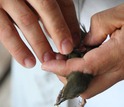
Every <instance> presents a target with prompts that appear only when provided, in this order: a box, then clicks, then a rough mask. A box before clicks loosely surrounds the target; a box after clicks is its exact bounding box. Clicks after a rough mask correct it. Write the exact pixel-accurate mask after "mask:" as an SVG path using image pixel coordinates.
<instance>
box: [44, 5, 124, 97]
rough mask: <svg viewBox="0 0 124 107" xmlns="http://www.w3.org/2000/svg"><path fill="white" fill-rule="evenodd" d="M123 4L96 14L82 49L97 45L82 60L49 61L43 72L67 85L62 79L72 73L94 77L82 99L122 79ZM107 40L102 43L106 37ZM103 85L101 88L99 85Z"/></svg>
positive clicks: (123, 61) (123, 66)
mask: <svg viewBox="0 0 124 107" xmlns="http://www.w3.org/2000/svg"><path fill="white" fill-rule="evenodd" d="M123 13H124V4H121V5H119V6H116V7H113V8H111V9H108V10H105V11H102V12H99V13H96V14H95V15H93V16H92V18H91V26H90V31H89V33H88V35H87V36H86V38H85V40H84V44H85V45H90V46H92V45H99V44H101V45H100V46H99V47H98V48H95V49H93V50H91V51H89V52H88V53H86V54H85V55H84V57H83V58H73V59H69V60H62V59H61V60H60V59H59V60H51V61H48V62H45V63H43V65H42V69H44V70H47V71H50V72H53V73H55V74H57V75H58V77H59V79H60V80H61V81H62V82H63V83H66V79H65V78H64V77H65V76H67V75H68V74H70V73H71V72H73V71H80V72H83V73H89V74H93V75H94V79H93V80H92V81H91V83H90V85H89V87H88V89H87V90H86V91H85V92H84V93H83V94H82V95H81V96H82V97H83V98H84V99H88V98H91V97H93V96H95V95H97V94H99V93H100V92H102V91H104V90H106V89H108V88H109V87H111V86H112V85H114V84H116V83H117V82H119V81H121V80H123V79H124V60H123V59H124V47H123V43H124V14H123ZM108 34H109V35H110V39H109V40H108V41H107V42H104V43H103V41H104V40H105V39H106V37H107V35H108ZM101 84H102V85H101Z"/></svg>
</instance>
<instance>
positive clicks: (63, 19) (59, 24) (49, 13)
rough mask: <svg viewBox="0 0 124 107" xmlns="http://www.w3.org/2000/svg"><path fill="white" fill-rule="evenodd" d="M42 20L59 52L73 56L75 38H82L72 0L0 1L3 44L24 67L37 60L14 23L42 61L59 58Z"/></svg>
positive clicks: (0, 33)
mask: <svg viewBox="0 0 124 107" xmlns="http://www.w3.org/2000/svg"><path fill="white" fill-rule="evenodd" d="M32 8H33V9H34V10H35V12H34V11H33V10H32ZM35 13H37V14H35ZM39 19H40V20H41V21H42V23H43V25H44V27H45V28H46V30H47V32H48V33H49V35H50V36H51V38H52V39H53V41H54V42H55V45H56V46H57V48H58V50H59V52H60V53H61V54H68V53H70V52H71V51H72V49H73V45H74V44H73V40H72V38H73V39H75V37H76V38H77V36H78V35H79V27H78V21H77V19H76V14H75V9H74V5H73V2H72V0H67V1H63V0H0V41H1V42H2V43H3V45H4V46H5V47H6V48H7V49H8V50H9V52H10V53H11V54H12V56H13V57H15V59H16V60H17V61H18V62H19V63H20V64H21V65H23V66H25V67H33V66H34V65H35V63H36V62H35V58H34V56H33V54H32V53H31V51H30V50H29V49H28V48H27V47H26V45H25V44H24V43H23V41H22V40H21V39H20V37H19V34H18V33H17V31H16V29H15V26H14V24H13V21H14V22H15V23H16V25H17V26H18V27H19V28H20V29H21V31H22V32H23V34H24V35H25V38H26V39H27V41H28V42H29V44H30V45H31V47H32V48H33V50H34V52H35V54H36V56H37V57H38V59H39V60H40V61H41V62H44V61H48V60H50V59H55V57H56V55H55V53H54V52H53V51H52V49H51V47H50V45H49V43H48V41H47V39H46V37H45V35H44V33H43V31H42V29H41V27H40V25H39V23H38V20H39ZM12 20H13V21H12Z"/></svg>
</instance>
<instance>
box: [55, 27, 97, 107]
mask: <svg viewBox="0 0 124 107" xmlns="http://www.w3.org/2000/svg"><path fill="white" fill-rule="evenodd" d="M86 35H87V32H86V30H85V27H84V26H82V30H81V42H80V44H79V46H78V47H77V48H74V49H73V51H72V52H71V53H70V54H69V55H67V59H70V58H76V57H79V58H81V57H83V56H84V55H85V54H86V53H87V52H88V51H90V50H91V49H93V48H95V47H96V46H95V47H92V46H85V45H83V46H84V49H83V50H81V49H80V47H81V45H82V41H83V39H84V37H85V36H86ZM66 79H67V84H66V85H65V86H64V87H63V89H62V90H61V91H60V94H59V95H58V97H57V100H56V104H55V105H56V106H57V105H60V104H61V103H62V102H64V101H65V100H68V99H73V98H75V97H78V96H79V95H80V94H81V93H83V92H84V91H85V90H86V89H87V88H88V85H89V83H90V82H91V80H92V79H93V75H92V74H84V73H83V72H80V71H73V72H72V73H71V74H69V75H68V76H67V77H66Z"/></svg>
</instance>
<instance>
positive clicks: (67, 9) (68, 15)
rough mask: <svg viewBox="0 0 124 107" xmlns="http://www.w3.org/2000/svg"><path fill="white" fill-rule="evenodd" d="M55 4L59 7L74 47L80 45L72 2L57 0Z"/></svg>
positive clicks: (77, 24)
mask: <svg viewBox="0 0 124 107" xmlns="http://www.w3.org/2000/svg"><path fill="white" fill-rule="evenodd" d="M57 2H58V4H59V6H60V9H61V11H62V14H63V16H64V19H65V21H66V23H67V25H68V27H69V29H70V31H71V35H72V38H73V42H74V45H75V46H77V45H78V44H79V43H80V29H79V23H78V20H77V17H76V11H75V7H74V4H73V1H72V0H57Z"/></svg>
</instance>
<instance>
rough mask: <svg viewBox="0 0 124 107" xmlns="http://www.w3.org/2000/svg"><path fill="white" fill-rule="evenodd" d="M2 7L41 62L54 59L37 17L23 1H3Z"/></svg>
mask: <svg viewBox="0 0 124 107" xmlns="http://www.w3.org/2000/svg"><path fill="white" fill-rule="evenodd" d="M2 6H3V8H4V10H5V11H6V12H7V13H8V14H9V15H10V16H11V17H12V19H13V20H14V21H15V23H16V24H17V25H18V27H19V28H20V29H21V31H22V32H23V34H24V35H25V37H26V39H27V40H28V42H29V44H30V45H31V47H32V48H33V50H34V52H35V53H36V56H37V57H38V59H39V60H40V61H41V62H43V61H48V60H49V59H52V58H55V55H54V54H53V52H52V49H51V47H50V45H49V43H48V41H47V39H46V37H45V36H44V34H43V32H42V30H41V28H40V25H39V23H38V19H37V17H36V16H35V15H34V14H33V12H32V11H31V10H30V9H29V7H28V6H27V5H26V3H25V2H24V1H23V0H9V1H8V0H4V2H3V3H2ZM22 7H23V8H22Z"/></svg>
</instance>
